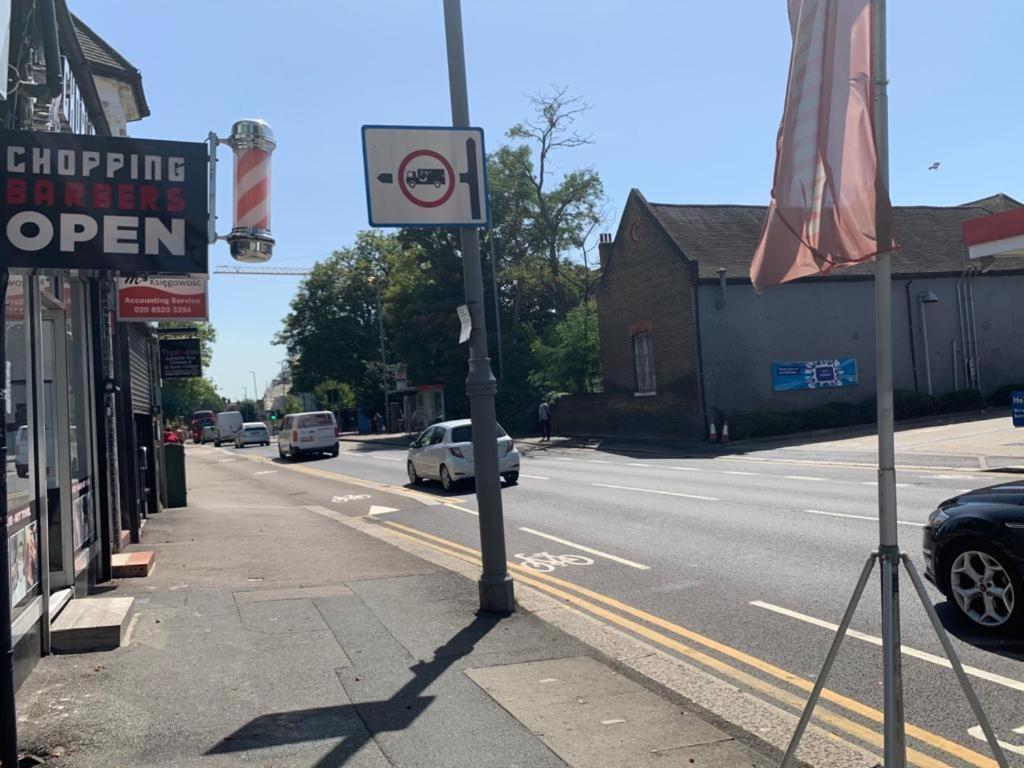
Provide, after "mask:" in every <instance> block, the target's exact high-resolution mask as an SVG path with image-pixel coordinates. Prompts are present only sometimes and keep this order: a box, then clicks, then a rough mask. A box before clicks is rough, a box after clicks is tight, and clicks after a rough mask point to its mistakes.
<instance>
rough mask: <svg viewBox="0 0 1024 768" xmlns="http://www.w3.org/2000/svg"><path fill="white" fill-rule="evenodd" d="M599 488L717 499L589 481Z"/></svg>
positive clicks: (710, 497) (714, 499)
mask: <svg viewBox="0 0 1024 768" xmlns="http://www.w3.org/2000/svg"><path fill="white" fill-rule="evenodd" d="M591 485H596V486H598V487H599V488H615V489H617V490H620V491H637V492H638V493H660V494H661V495H663V496H680V497H682V498H684V499H699V500H700V501H718V499H716V498H715V497H714V496H697V495H695V494H692V493H676V492H675V491H654V490H651V489H650V488H633V487H632V486H629V485H608V484H607V483H591Z"/></svg>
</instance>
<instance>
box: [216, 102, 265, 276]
mask: <svg viewBox="0 0 1024 768" xmlns="http://www.w3.org/2000/svg"><path fill="white" fill-rule="evenodd" d="M224 143H225V144H228V145H229V146H230V147H231V148H232V150H234V153H235V172H234V200H233V213H234V221H233V226H232V228H231V234H229V235H228V236H227V238H226V239H227V241H228V244H229V245H230V246H231V256H232V258H234V259H236V260H238V261H245V262H263V261H269V260H270V257H271V256H272V255H273V251H274V238H273V237H272V236H271V234H270V155H271V153H272V152H273V151H274V147H276V146H277V143H276V142H275V141H274V131H273V130H272V129H271V127H270V126H269V125H267V123H265V122H264V121H262V120H239V121H238V122H237V123H235V124H234V126H232V128H231V136H230V138H228V139H227V140H226V141H225V142H224Z"/></svg>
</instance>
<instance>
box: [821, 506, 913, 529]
mask: <svg viewBox="0 0 1024 768" xmlns="http://www.w3.org/2000/svg"><path fill="white" fill-rule="evenodd" d="M804 512H806V513H807V514H808V515H828V516H829V517H845V518H848V519H850V520H870V521H871V522H873V523H877V522H878V518H877V517H871V516H870V515H847V514H845V513H843V512H823V511H822V510H820V509H805V510H804ZM896 524H897V525H912V526H914V527H916V528H924V525H925V524H924V523H913V522H911V521H909V520H897V521H896Z"/></svg>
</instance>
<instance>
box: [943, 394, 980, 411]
mask: <svg viewBox="0 0 1024 768" xmlns="http://www.w3.org/2000/svg"><path fill="white" fill-rule="evenodd" d="M985 407H986V403H985V398H984V397H982V396H981V392H979V391H978V390H976V389H958V390H956V391H955V392H948V393H947V394H945V395H943V396H942V397H940V398H939V413H955V412H956V411H980V410H981V409H983V408H985Z"/></svg>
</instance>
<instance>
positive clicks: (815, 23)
mask: <svg viewBox="0 0 1024 768" xmlns="http://www.w3.org/2000/svg"><path fill="white" fill-rule="evenodd" d="M789 23H790V27H791V29H792V32H793V53H792V55H791V57H790V62H789V84H788V86H787V89H786V106H785V111H784V112H783V115H782V125H781V126H780V127H779V138H778V155H777V157H776V160H775V180H774V186H773V189H772V203H771V206H770V207H769V208H768V215H767V216H766V217H765V220H764V225H763V227H762V230H761V242H760V243H758V246H757V251H756V252H755V253H754V260H753V262H752V263H751V265H750V280H751V282H753V284H754V288H756V289H757V291H758V292H761V291H763V290H764V289H765V288H768V287H770V286H773V285H778V284H779V283H784V282H787V281H789V280H796V279H797V278H798V277H804V276H806V275H814V274H819V273H820V274H825V273H827V272H830V271H832V270H833V269H836V268H838V267H845V266H850V265H851V264H856V263H858V262H861V261H865V260H867V259H870V258H872V257H874V256H876V255H877V254H879V253H882V252H885V251H888V250H892V249H893V247H894V245H893V222H892V207H891V205H890V203H889V192H888V190H887V189H885V188H884V186H883V185H882V184H880V183H879V181H878V175H877V172H876V171H877V167H878V156H877V154H876V152H875V140H874V130H873V128H872V120H871V117H872V101H871V96H872V83H871V2H870V0H789ZM876 217H877V219H876Z"/></svg>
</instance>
